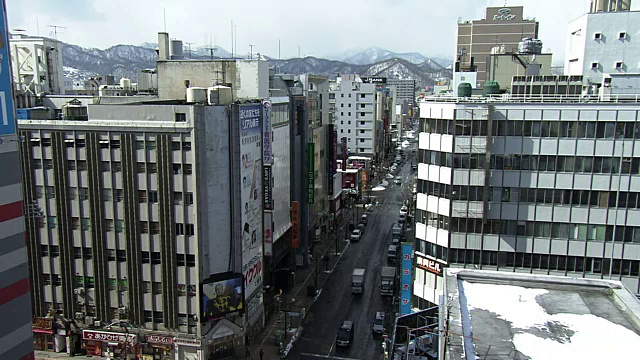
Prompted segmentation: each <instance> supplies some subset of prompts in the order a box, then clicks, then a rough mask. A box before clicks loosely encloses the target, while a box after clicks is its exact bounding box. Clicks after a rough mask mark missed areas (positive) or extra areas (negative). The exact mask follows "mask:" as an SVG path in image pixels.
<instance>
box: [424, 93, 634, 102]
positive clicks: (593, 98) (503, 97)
mask: <svg viewBox="0 0 640 360" xmlns="http://www.w3.org/2000/svg"><path fill="white" fill-rule="evenodd" d="M418 103H459V104H495V103H512V104H516V103H521V104H531V103H545V104H637V103H640V94H611V95H606V96H598V95H588V96H580V95H556V94H551V95H540V96H537V95H534V96H524V95H511V94H497V95H488V96H481V95H478V96H471V97H460V96H457V97H456V96H425V97H423V98H421V99H419V100H418Z"/></svg>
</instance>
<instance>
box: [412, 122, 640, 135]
mask: <svg viewBox="0 0 640 360" xmlns="http://www.w3.org/2000/svg"><path fill="white" fill-rule="evenodd" d="M421 131H422V132H426V133H433V134H448V135H462V136H471V135H473V136H487V135H488V132H489V129H488V122H487V121H485V120H458V121H454V120H446V119H425V120H423V123H422V124H421ZM491 133H492V135H493V136H525V137H542V138H574V139H640V124H637V123H636V122H625V121H598V122H595V121H558V120H555V121H538V120H536V121H526V120H494V121H493V123H492V131H491Z"/></svg>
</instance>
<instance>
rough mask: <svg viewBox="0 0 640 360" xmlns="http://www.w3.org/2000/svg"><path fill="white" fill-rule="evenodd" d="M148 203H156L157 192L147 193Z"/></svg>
mask: <svg viewBox="0 0 640 360" xmlns="http://www.w3.org/2000/svg"><path fill="white" fill-rule="evenodd" d="M149 202H150V203H157V202H158V192H157V191H149Z"/></svg>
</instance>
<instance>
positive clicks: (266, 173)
mask: <svg viewBox="0 0 640 360" xmlns="http://www.w3.org/2000/svg"><path fill="white" fill-rule="evenodd" d="M262 187H263V188H264V189H263V191H262V197H263V199H264V201H263V205H262V206H263V207H264V210H273V195H272V192H271V166H270V165H269V166H267V165H265V166H264V167H263V168H262Z"/></svg>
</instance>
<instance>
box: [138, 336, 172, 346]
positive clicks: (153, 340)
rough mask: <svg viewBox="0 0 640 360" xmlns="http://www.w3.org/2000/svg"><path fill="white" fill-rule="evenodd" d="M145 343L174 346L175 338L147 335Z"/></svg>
mask: <svg viewBox="0 0 640 360" xmlns="http://www.w3.org/2000/svg"><path fill="white" fill-rule="evenodd" d="M144 341H146V342H148V343H149V344H161V345H172V344H173V337H171V336H160V335H145V336H144Z"/></svg>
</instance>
